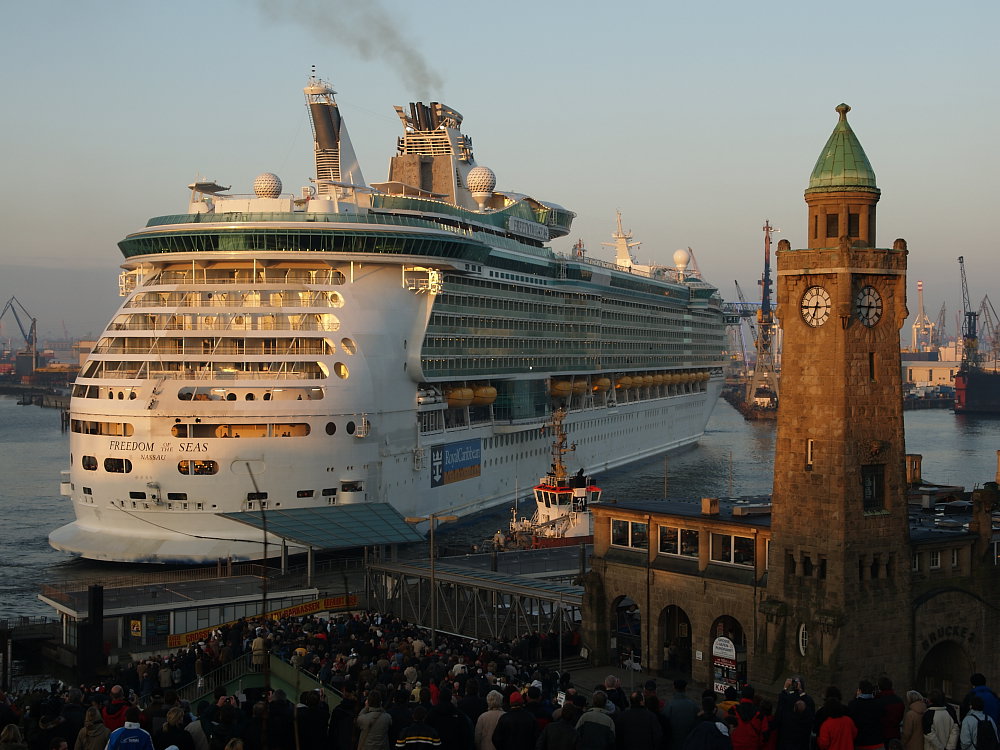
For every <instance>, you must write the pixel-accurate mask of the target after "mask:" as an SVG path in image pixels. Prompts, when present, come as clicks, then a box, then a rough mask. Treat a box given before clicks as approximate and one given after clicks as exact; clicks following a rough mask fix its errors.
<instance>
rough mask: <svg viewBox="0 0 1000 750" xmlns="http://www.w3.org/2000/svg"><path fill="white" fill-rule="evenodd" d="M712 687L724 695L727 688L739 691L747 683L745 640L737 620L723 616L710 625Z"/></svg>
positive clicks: (741, 627)
mask: <svg viewBox="0 0 1000 750" xmlns="http://www.w3.org/2000/svg"><path fill="white" fill-rule="evenodd" d="M709 641H710V642H711V644H712V662H711V664H712V687H713V689H714V690H715V692H717V693H724V692H725V691H726V688H727V687H734V688H736V689H739V688H740V686H741V685H745V684H746V682H747V639H746V634H745V633H744V632H743V626H742V625H740V622H739V620H737V619H736V618H735V617H730V616H729V615H723V616H722V617H719V618H717V619H716V620H715V622H713V623H712V628H711V630H710V631H709Z"/></svg>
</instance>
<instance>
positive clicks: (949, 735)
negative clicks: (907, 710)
mask: <svg viewBox="0 0 1000 750" xmlns="http://www.w3.org/2000/svg"><path fill="white" fill-rule="evenodd" d="M923 730H924V750H957V748H958V716H957V715H956V714H955V711H954V709H953V708H952V707H951V706H949V705H948V701H947V700H946V699H945V697H944V693H942V692H941V691H940V690H932V691H931V694H930V706H928V708H927V710H926V711H925V712H924V717H923Z"/></svg>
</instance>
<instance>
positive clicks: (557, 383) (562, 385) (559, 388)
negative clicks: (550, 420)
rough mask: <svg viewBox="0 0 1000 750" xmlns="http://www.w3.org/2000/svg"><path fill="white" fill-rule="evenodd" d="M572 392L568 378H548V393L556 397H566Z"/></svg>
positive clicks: (571, 385)
mask: <svg viewBox="0 0 1000 750" xmlns="http://www.w3.org/2000/svg"><path fill="white" fill-rule="evenodd" d="M572 392H573V384H572V383H570V382H569V381H568V380H550V381H549V395H550V396H555V397H556V398H566V396H568V395H569V394H571V393H572Z"/></svg>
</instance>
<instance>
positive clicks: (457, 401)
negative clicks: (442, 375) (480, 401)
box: [444, 386, 473, 408]
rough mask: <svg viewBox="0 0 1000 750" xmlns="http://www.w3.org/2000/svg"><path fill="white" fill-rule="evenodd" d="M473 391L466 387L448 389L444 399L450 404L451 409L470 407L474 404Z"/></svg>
mask: <svg viewBox="0 0 1000 750" xmlns="http://www.w3.org/2000/svg"><path fill="white" fill-rule="evenodd" d="M472 396H473V394H472V389H471V388H466V387H464V386H462V387H457V388H446V389H445V391H444V399H445V401H447V402H448V407H449V408H455V407H462V406H468V405H469V404H471V403H472Z"/></svg>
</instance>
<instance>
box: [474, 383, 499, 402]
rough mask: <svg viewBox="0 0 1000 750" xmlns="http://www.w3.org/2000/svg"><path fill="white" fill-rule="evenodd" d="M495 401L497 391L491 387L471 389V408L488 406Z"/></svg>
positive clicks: (480, 386) (482, 386) (481, 386)
mask: <svg viewBox="0 0 1000 750" xmlns="http://www.w3.org/2000/svg"><path fill="white" fill-rule="evenodd" d="M496 400H497V389H496V388H494V387H493V386H492V385H477V386H476V387H475V388H473V389H472V403H471V405H472V406H489V405H490V404H492V403H493V402H494V401H496Z"/></svg>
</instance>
